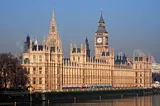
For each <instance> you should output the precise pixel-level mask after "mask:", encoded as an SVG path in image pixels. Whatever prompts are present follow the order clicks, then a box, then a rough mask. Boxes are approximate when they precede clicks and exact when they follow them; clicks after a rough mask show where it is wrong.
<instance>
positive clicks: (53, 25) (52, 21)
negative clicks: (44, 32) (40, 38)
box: [49, 10, 57, 34]
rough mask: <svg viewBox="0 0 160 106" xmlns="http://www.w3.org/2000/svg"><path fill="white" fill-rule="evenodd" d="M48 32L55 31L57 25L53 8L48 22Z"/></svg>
mask: <svg viewBox="0 0 160 106" xmlns="http://www.w3.org/2000/svg"><path fill="white" fill-rule="evenodd" d="M49 33H50V34H52V33H57V25H56V21H55V17H54V10H52V20H51V23H50V30H49Z"/></svg>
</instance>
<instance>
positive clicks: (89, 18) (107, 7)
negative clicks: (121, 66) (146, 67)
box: [0, 0, 160, 62]
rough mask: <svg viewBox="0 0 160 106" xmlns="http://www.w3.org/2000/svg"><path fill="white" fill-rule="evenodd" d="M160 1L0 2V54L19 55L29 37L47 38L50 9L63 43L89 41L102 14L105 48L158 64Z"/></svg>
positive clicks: (5, 0) (67, 44)
mask: <svg viewBox="0 0 160 106" xmlns="http://www.w3.org/2000/svg"><path fill="white" fill-rule="evenodd" d="M159 5H160V0H1V1H0V37H1V39H0V52H12V53H20V52H22V48H23V41H24V40H25V37H26V36H27V33H29V34H30V36H31V37H32V38H37V39H38V40H39V41H40V42H41V40H42V39H43V38H44V35H46V36H47V33H48V31H49V23H50V20H51V15H52V9H53V8H54V11H55V18H56V22H57V26H58V30H59V33H60V38H61V39H62V42H63V51H64V54H65V56H68V55H69V45H70V43H71V42H74V41H75V42H76V43H77V44H78V45H80V43H82V42H84V39H85V37H88V39H89V42H90V48H91V51H92V55H93V54H94V53H93V47H94V46H93V38H94V33H95V31H96V29H97V23H98V20H99V17H100V10H101V8H102V10H103V17H104V20H105V22H106V27H107V30H108V32H109V46H110V47H114V48H115V52H116V53H117V52H119V51H120V50H122V51H123V52H125V53H126V55H127V56H130V57H131V56H132V54H133V51H134V50H135V49H140V50H141V51H143V52H145V53H146V54H151V55H153V56H154V57H155V59H156V61H157V62H160V47H159V46H160V41H159V40H160V6H159Z"/></svg>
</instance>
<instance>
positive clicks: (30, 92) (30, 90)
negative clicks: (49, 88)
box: [28, 85, 33, 102]
mask: <svg viewBox="0 0 160 106" xmlns="http://www.w3.org/2000/svg"><path fill="white" fill-rule="evenodd" d="M28 88H29V95H30V97H29V99H30V102H32V89H33V87H32V86H31V85H29V87H28Z"/></svg>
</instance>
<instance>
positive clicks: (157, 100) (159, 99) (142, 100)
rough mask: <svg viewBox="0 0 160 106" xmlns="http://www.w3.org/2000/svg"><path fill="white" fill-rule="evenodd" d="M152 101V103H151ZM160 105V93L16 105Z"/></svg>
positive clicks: (20, 105) (19, 105)
mask: <svg viewBox="0 0 160 106" xmlns="http://www.w3.org/2000/svg"><path fill="white" fill-rule="evenodd" d="M152 102H153V103H152ZM22 105H23V106H160V95H154V96H143V97H130V98H123V99H110V100H99V101H87V102H85V103H62V104H55V103H52V102H50V103H49V104H48V102H43V103H40V104H37V103H32V104H26V103H24V104H18V105H17V106H22Z"/></svg>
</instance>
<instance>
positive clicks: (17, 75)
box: [0, 53, 28, 89]
mask: <svg viewBox="0 0 160 106" xmlns="http://www.w3.org/2000/svg"><path fill="white" fill-rule="evenodd" d="M0 76H1V77H0V78H1V79H0V81H1V82H2V83H1V86H2V87H3V85H4V88H5V89H6V88H7V85H9V87H10V88H15V89H17V87H19V86H21V87H22V86H25V85H26V84H27V82H28V73H27V70H26V68H23V67H22V66H21V64H20V63H19V60H18V58H17V57H14V56H13V55H11V54H10V53H0Z"/></svg>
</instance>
